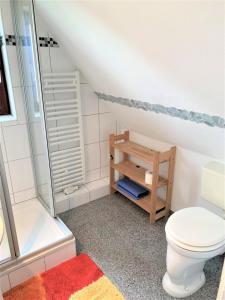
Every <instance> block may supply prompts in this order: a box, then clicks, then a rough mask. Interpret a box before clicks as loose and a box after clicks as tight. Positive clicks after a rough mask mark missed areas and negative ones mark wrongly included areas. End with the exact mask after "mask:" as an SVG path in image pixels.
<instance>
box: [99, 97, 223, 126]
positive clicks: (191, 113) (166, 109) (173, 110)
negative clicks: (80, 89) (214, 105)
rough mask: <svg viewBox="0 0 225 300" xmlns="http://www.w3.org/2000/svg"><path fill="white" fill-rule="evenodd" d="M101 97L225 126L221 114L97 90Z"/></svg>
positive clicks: (156, 111) (187, 118)
mask: <svg viewBox="0 0 225 300" xmlns="http://www.w3.org/2000/svg"><path fill="white" fill-rule="evenodd" d="M95 94H96V95H97V96H98V97H99V99H103V100H105V101H109V102H112V103H117V104H121V105H125V106H128V107H132V108H137V109H142V110H145V111H152V112H155V113H161V114H165V115H168V116H171V117H175V118H179V119H182V120H188V121H191V122H195V123H203V124H206V125H208V126H211V127H219V128H225V119H224V118H222V117H220V116H212V115H208V114H206V113H199V112H195V111H188V110H185V109H179V108H176V107H167V106H164V105H161V104H151V103H149V102H143V101H139V100H133V99H127V98H122V97H114V96H112V95H107V94H104V93H99V92H95Z"/></svg>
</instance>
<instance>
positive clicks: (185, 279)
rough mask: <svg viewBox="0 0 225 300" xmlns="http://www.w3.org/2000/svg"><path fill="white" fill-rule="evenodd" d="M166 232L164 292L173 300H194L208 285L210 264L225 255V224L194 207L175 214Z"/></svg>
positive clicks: (218, 218) (200, 208)
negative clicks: (191, 298)
mask: <svg viewBox="0 0 225 300" xmlns="http://www.w3.org/2000/svg"><path fill="white" fill-rule="evenodd" d="M165 231H166V239H167V243H168V246H167V258H166V265H167V272H166V273H165V275H164V277H163V281H162V284H163V288H164V290H165V291H166V292H167V293H168V294H169V295H171V296H173V297H177V298H183V297H187V296H190V295H192V294H193V293H195V292H196V291H197V290H198V289H199V288H201V287H202V286H203V285H204V283H205V274H204V271H203V268H204V265H205V263H206V261H207V260H209V259H211V258H213V257H215V256H217V255H221V254H223V253H224V252H225V221H224V220H223V219H222V218H220V217H218V216H217V215H215V214H214V213H211V212H210V211H208V210H207V209H205V208H202V207H190V208H185V209H182V210H180V211H178V212H175V213H174V214H173V215H172V216H171V217H170V218H169V220H168V221H167V224H166V227H165Z"/></svg>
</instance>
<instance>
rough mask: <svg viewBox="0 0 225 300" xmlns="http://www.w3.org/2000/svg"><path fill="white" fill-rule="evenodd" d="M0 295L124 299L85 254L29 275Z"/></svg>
mask: <svg viewBox="0 0 225 300" xmlns="http://www.w3.org/2000/svg"><path fill="white" fill-rule="evenodd" d="M3 297H4V299H5V300H124V297H123V296H122V294H121V293H120V292H119V291H118V289H117V288H116V287H115V286H114V285H113V284H112V283H111V281H110V280H109V279H108V278H107V277H106V276H105V275H104V273H103V272H102V271H101V270H100V269H99V268H98V266H97V265H96V264H95V263H94V262H93V261H92V260H91V259H90V257H89V256H88V255H86V254H81V255H79V256H77V257H74V258H72V259H70V260H68V261H66V262H64V263H62V264H60V265H58V266H56V267H54V268H52V269H50V270H48V271H46V272H44V273H42V274H40V275H38V276H35V277H32V278H31V279H30V280H28V281H26V282H24V283H22V284H20V285H18V286H16V287H15V288H13V289H11V290H10V291H8V292H6V293H5V294H4V295H3Z"/></svg>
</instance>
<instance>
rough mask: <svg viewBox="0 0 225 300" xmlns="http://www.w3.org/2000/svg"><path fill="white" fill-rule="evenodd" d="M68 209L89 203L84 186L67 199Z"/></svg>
mask: <svg viewBox="0 0 225 300" xmlns="http://www.w3.org/2000/svg"><path fill="white" fill-rule="evenodd" d="M69 201H70V209H72V208H74V207H77V206H80V205H83V204H85V203H88V202H89V191H88V189H87V188H86V187H85V186H82V187H81V188H80V189H79V190H77V191H76V192H75V193H74V194H73V196H72V197H71V198H70V199H69Z"/></svg>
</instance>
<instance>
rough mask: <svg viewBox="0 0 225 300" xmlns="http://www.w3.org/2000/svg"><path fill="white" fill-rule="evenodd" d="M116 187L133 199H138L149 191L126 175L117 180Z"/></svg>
mask: <svg viewBox="0 0 225 300" xmlns="http://www.w3.org/2000/svg"><path fill="white" fill-rule="evenodd" d="M117 187H118V189H119V190H121V192H125V193H127V194H128V195H130V196H131V197H132V198H134V200H138V199H140V198H142V197H144V196H146V195H147V194H148V193H149V192H148V190H147V189H145V188H144V187H142V186H141V185H139V184H137V183H136V182H134V181H133V180H131V179H129V178H127V177H125V178H123V179H120V180H119V181H117Z"/></svg>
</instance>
